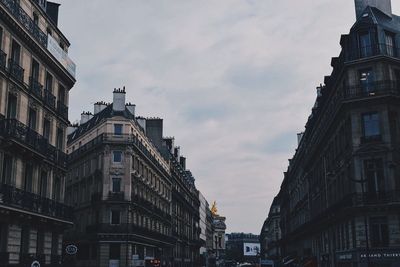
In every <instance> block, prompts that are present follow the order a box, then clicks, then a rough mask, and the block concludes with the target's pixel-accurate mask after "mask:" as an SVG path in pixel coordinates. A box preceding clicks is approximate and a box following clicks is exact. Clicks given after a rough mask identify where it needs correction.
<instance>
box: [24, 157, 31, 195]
mask: <svg viewBox="0 0 400 267" xmlns="http://www.w3.org/2000/svg"><path fill="white" fill-rule="evenodd" d="M24 179H25V180H24V190H25V191H28V192H32V180H33V165H32V163H30V162H27V163H26V164H25V176H24Z"/></svg>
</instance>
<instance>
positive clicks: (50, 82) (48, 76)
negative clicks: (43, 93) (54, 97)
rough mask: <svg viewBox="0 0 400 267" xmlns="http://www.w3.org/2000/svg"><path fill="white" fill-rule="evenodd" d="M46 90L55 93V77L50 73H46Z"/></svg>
mask: <svg viewBox="0 0 400 267" xmlns="http://www.w3.org/2000/svg"><path fill="white" fill-rule="evenodd" d="M46 89H47V90H48V91H49V92H50V93H53V76H51V74H50V73H48V72H46Z"/></svg>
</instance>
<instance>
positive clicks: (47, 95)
mask: <svg viewBox="0 0 400 267" xmlns="http://www.w3.org/2000/svg"><path fill="white" fill-rule="evenodd" d="M43 101H44V103H45V104H46V105H48V106H49V107H51V108H52V109H55V108H56V97H55V96H54V95H53V94H52V93H51V92H50V91H49V90H47V89H44V90H43Z"/></svg>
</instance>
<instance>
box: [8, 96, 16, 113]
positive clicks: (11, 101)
mask: <svg viewBox="0 0 400 267" xmlns="http://www.w3.org/2000/svg"><path fill="white" fill-rule="evenodd" d="M16 117H17V97H16V96H14V95H12V94H8V104H7V118H9V119H15V118H16Z"/></svg>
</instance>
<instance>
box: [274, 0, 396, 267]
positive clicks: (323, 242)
mask: <svg viewBox="0 0 400 267" xmlns="http://www.w3.org/2000/svg"><path fill="white" fill-rule="evenodd" d="M355 3H356V15H357V17H356V18H357V20H356V22H355V24H354V25H353V26H352V28H351V30H350V33H349V34H345V35H342V37H341V40H340V45H341V47H342V51H341V53H340V55H339V56H338V57H335V58H333V59H332V63H331V65H332V67H333V71H332V73H331V75H330V76H326V77H325V81H324V85H322V86H321V87H319V88H318V94H317V99H316V102H315V106H314V107H313V109H312V114H311V115H310V117H309V119H308V121H307V124H306V129H305V132H304V133H303V134H301V136H300V142H299V146H298V148H297V150H296V153H295V155H294V157H293V158H292V159H291V160H290V164H289V167H288V170H287V172H286V173H285V176H284V180H283V183H282V186H281V192H280V196H281V203H280V204H281V214H280V215H281V230H282V240H281V241H282V242H281V243H282V254H283V255H284V256H285V262H286V263H288V264H289V262H297V263H299V264H304V265H305V266H306V265H307V264H308V265H307V266H317V265H318V266H322V267H328V266H332V267H333V266H335V267H336V266H337V267H356V266H357V267H358V266H360V267H361V266H380V267H394V266H399V265H398V264H399V262H400V213H399V210H400V194H399V190H400V150H399V144H400V143H399V136H400V128H399V125H400V105H399V100H400V99H399V96H400V49H399V44H400V17H399V16H396V15H394V14H392V10H391V1H390V0H379V1H373V0H356V1H355Z"/></svg>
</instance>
